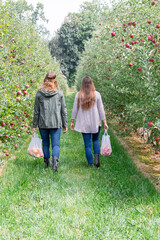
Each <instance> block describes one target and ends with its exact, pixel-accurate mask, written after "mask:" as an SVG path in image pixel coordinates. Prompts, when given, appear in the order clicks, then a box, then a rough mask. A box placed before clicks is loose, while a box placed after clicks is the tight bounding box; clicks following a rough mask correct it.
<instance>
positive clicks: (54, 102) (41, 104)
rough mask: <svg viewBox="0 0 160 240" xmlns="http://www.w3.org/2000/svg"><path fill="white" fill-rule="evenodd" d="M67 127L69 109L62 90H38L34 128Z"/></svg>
mask: <svg viewBox="0 0 160 240" xmlns="http://www.w3.org/2000/svg"><path fill="white" fill-rule="evenodd" d="M37 126H38V127H39V128H66V127H67V109H66V104H65V99H64V95H63V93H62V91H61V90H60V89H58V90H57V91H56V92H53V91H45V90H44V89H41V90H39V91H37V93H36V97H35V104H34V117H33V128H36V127H37Z"/></svg>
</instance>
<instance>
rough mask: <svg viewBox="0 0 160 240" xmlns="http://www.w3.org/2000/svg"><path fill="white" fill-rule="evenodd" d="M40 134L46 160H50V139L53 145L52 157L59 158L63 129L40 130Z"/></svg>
mask: <svg viewBox="0 0 160 240" xmlns="http://www.w3.org/2000/svg"><path fill="white" fill-rule="evenodd" d="M39 132H40V135H41V138H42V146H43V153H44V158H50V138H51V144H52V156H56V157H58V158H59V155H60V137H61V128H56V129H44V128H43V129H42V128H39Z"/></svg>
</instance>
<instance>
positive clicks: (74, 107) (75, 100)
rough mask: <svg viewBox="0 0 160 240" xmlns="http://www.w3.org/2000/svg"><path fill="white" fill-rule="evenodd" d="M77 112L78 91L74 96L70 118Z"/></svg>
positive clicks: (73, 117)
mask: <svg viewBox="0 0 160 240" xmlns="http://www.w3.org/2000/svg"><path fill="white" fill-rule="evenodd" d="M77 112H78V93H77V94H76V96H75V99H74V104H73V109H72V116H71V119H75V118H76V116H77Z"/></svg>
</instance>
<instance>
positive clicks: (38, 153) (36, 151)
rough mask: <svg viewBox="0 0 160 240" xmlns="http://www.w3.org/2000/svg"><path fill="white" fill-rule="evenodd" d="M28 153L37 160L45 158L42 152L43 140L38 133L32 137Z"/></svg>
mask: <svg viewBox="0 0 160 240" xmlns="http://www.w3.org/2000/svg"><path fill="white" fill-rule="evenodd" d="M27 153H28V154H29V155H31V156H33V157H37V158H42V157H44V155H43V150H42V139H40V138H39V137H38V136H37V134H36V133H34V135H33V136H32V139H31V142H30V144H29V147H28V150H27Z"/></svg>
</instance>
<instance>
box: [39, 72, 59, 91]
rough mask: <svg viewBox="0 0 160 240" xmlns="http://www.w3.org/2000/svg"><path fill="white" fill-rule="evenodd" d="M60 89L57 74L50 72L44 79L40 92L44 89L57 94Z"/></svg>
mask: <svg viewBox="0 0 160 240" xmlns="http://www.w3.org/2000/svg"><path fill="white" fill-rule="evenodd" d="M58 88H59V87H58V83H57V79H56V74H55V73H54V72H48V73H47V74H46V76H45V78H44V82H43V85H42V86H41V87H40V88H39V90H41V89H44V90H48V91H54V92H56V91H57V89H58Z"/></svg>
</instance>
